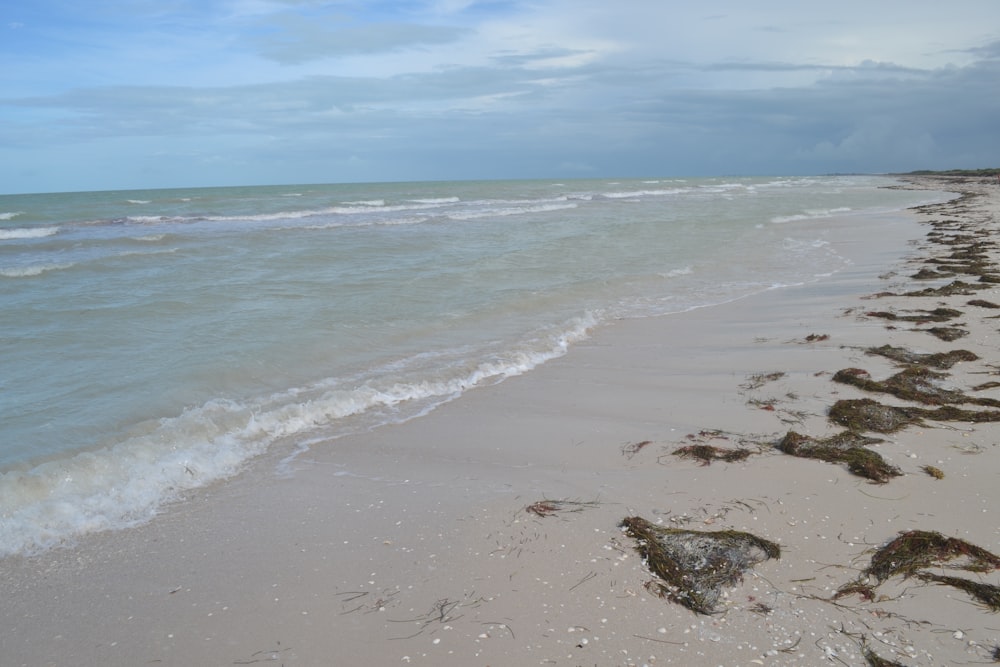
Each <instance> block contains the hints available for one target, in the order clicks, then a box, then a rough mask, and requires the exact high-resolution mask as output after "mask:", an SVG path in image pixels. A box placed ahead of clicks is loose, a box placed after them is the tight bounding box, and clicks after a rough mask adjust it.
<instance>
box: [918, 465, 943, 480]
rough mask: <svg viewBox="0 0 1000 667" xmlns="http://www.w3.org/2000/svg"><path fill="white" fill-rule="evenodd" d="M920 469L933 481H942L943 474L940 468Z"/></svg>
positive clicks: (922, 467)
mask: <svg viewBox="0 0 1000 667" xmlns="http://www.w3.org/2000/svg"><path fill="white" fill-rule="evenodd" d="M920 469H921V470H923V471H924V472H925V473H927V474H928V475H930V476H931V477H933V478H934V479H944V472H943V471H942V470H941V469H940V468H935V467H934V466H920Z"/></svg>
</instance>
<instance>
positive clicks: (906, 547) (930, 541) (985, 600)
mask: <svg viewBox="0 0 1000 667" xmlns="http://www.w3.org/2000/svg"><path fill="white" fill-rule="evenodd" d="M936 566H947V567H950V568H953V569H960V570H965V571H967V572H991V571H993V570H996V569H1000V557H998V556H997V555H995V554H993V553H992V552H990V551H987V550H986V549H983V548H982V547H979V546H976V545H975V544H972V543H970V542H966V541H965V540H962V539H959V538H956V537H945V536H944V535H942V534H941V533H937V532H932V531H925V530H911V531H907V532H904V533H900V534H899V535H897V536H896V537H895V538H894V539H892V540H890V541H889V543H888V544H886V545H885V546H883V547H881V548H880V549H878V550H877V551H876V552H875V554H874V555H873V556H872V559H871V563H870V564H869V565H868V567H867V568H865V570H863V571H862V574H861V577H859V578H858V579H856V580H855V581H852V582H850V583H848V584H845V585H844V586H841V587H840V588H839V589H838V590H837V592H836V593H835V594H834V598H840V597H843V596H845V595H853V594H857V595H861V596H862V597H863V598H865V599H866V600H874V599H875V589H876V588H877V587H878V586H880V585H881V584H882V583H884V582H885V581H887V580H888V579H890V578H892V577H895V576H902V577H903V578H904V579H905V578H910V577H914V576H915V577H917V578H918V579H920V580H922V581H931V582H934V583H939V584H944V585H948V586H953V587H955V588H959V589H961V590H963V591H965V592H967V593H969V595H971V596H972V597H973V598H975V599H976V600H977V601H979V602H981V603H982V604H985V605H986V606H987V607H989V608H990V609H991V610H992V611H1000V587H998V586H994V585H993V584H984V583H982V582H976V581H970V580H968V579H963V578H961V577H951V576H946V575H939V574H934V573H931V572H926V571H922V570H924V568H928V567H936ZM872 578H874V580H875V583H874V584H872V583H871V579H872Z"/></svg>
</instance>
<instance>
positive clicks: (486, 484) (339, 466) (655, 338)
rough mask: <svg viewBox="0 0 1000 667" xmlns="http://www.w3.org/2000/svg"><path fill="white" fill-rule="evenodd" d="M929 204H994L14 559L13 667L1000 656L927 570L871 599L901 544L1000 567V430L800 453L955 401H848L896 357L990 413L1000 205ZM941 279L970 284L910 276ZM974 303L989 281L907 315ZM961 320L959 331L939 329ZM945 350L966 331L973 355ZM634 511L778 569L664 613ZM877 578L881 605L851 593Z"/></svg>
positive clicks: (7, 605)
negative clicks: (797, 438)
mask: <svg viewBox="0 0 1000 667" xmlns="http://www.w3.org/2000/svg"><path fill="white" fill-rule="evenodd" d="M912 187H921V188H925V189H930V190H939V191H941V190H944V191H952V192H966V193H972V194H971V195H966V196H963V197H962V198H959V199H955V200H953V201H951V202H948V203H945V204H941V205H935V206H930V207H925V208H924V209H922V210H920V211H918V212H915V213H914V212H907V213H904V214H892V215H886V216H882V217H876V216H868V217H854V218H845V220H843V221H842V224H838V225H837V226H836V227H835V228H833V229H832V230H831V232H830V233H829V236H828V239H827V240H828V241H829V243H830V244H831V247H833V248H836V249H837V251H838V252H841V254H844V255H845V256H847V257H850V258H852V260H853V264H852V265H851V266H850V267H849V268H848V269H847V270H845V271H842V272H840V273H838V274H836V275H833V276H828V277H825V278H823V279H821V280H819V281H817V282H815V283H812V284H809V285H803V286H798V287H789V288H782V289H775V290H771V291H768V292H766V293H763V294H759V295H756V296H753V297H750V298H746V299H742V300H739V301H736V302H733V303H729V304H725V305H721V306H716V307H711V308H703V309H699V310H695V311H691V312H687V313H680V314H676V315H671V316H665V317H660V318H654V319H646V320H629V321H622V322H619V323H617V324H615V325H614V326H611V327H607V328H604V329H601V330H598V331H596V332H595V333H594V336H593V337H592V338H590V339H589V340H587V341H586V342H584V343H582V344H579V345H577V346H574V347H573V348H572V349H571V350H570V352H569V354H567V355H566V356H564V357H562V358H560V359H557V360H555V361H552V362H550V363H548V364H546V365H545V366H543V367H542V368H540V369H537V370H535V371H533V372H531V373H529V374H526V375H523V376H519V377H515V378H511V379H509V380H507V381H505V382H503V383H501V384H498V385H494V386H491V387H484V388H480V389H476V390H474V391H471V392H468V393H467V394H465V395H464V396H462V397H461V398H459V399H458V400H455V401H453V402H451V403H449V404H447V405H444V406H442V407H440V408H438V409H437V410H435V411H434V412H432V413H430V414H428V415H426V416H424V417H421V418H419V419H415V420H411V421H409V422H407V423H404V424H400V425H396V426H389V427H383V428H379V429H377V430H375V431H373V432H368V433H359V434H356V435H353V436H349V437H345V438H341V439H339V440H336V441H333V442H329V443H320V444H312V445H311V446H310V447H309V449H308V450H307V451H303V452H300V453H299V454H298V455H297V456H294V457H288V451H290V450H287V449H286V450H283V449H281V448H277V449H276V450H275V451H274V452H273V453H272V454H270V455H268V457H266V458H265V460H262V461H258V462H256V463H255V464H254V465H253V466H252V467H251V468H250V469H248V470H247V471H246V472H244V473H243V474H242V475H240V476H239V477H237V478H235V479H233V480H229V481H227V482H226V483H223V484H218V485H216V486H213V487H210V488H207V489H203V490H201V491H199V492H197V493H193V494H190V495H189V496H188V497H187V498H185V499H184V500H182V501H180V502H177V503H175V504H173V505H171V506H170V507H168V508H167V509H166V510H165V511H164V512H163V513H162V515H161V516H160V517H158V518H157V519H156V520H155V521H153V522H151V523H148V524H146V525H142V526H138V527H135V528H133V529H130V530H126V531H120V532H114V533H103V534H97V535H94V536H91V537H88V538H86V539H83V540H82V541H81V542H80V544H78V545H77V546H76V547H74V548H72V549H59V550H55V551H52V552H49V553H46V554H42V555H39V556H35V557H31V558H10V559H6V560H5V561H2V562H0V570H2V579H0V596H2V599H3V604H2V605H0V627H2V634H0V655H2V656H3V659H2V663H3V664H4V665H22V664H23V665H31V666H36V665H149V664H158V665H234V664H243V665H245V664H270V663H273V664H282V665H357V664H368V665H396V664H424V665H493V666H501V665H601V666H604V665H668V664H673V665H823V664H844V665H864V664H902V665H951V664H976V663H978V664H982V663H990V662H995V661H996V660H997V657H996V654H995V651H996V647H997V646H998V645H1000V620H998V618H997V616H996V614H995V613H992V612H991V611H990V610H989V609H988V608H987V607H985V606H984V605H983V604H981V603H979V602H977V601H976V600H975V599H974V598H973V597H971V596H970V594H969V593H968V592H966V591H964V590H959V589H958V588H955V587H954V586H951V585H942V584H941V583H938V582H935V581H933V580H926V579H921V578H920V577H919V576H917V575H913V574H912V573H911V576H908V577H904V576H903V575H895V576H890V577H887V578H886V579H885V581H883V582H881V583H880V584H879V585H877V586H876V585H875V584H876V583H878V582H877V581H876V580H875V579H873V578H871V577H868V576H866V575H865V573H864V572H863V571H864V570H865V569H866V568H868V567H869V565H870V563H871V559H872V556H873V553H874V551H875V550H876V549H878V548H879V547H882V546H883V545H886V544H887V543H888V542H889V541H890V540H892V539H893V538H895V537H897V536H898V535H899V534H900V533H901V532H904V531H933V532H935V533H940V534H941V535H942V536H943V537H948V538H959V539H961V540H965V541H967V542H968V543H970V544H973V545H977V546H979V547H982V548H984V549H986V550H989V551H991V552H993V553H998V552H1000V522H998V520H997V516H996V509H995V500H996V498H997V488H1000V484H998V483H1000V475H998V470H1000V467H998V465H997V456H1000V452H998V449H997V442H998V440H1000V437H998V435H1000V430H998V429H1000V427H998V426H997V424H995V423H990V422H983V423H969V422H967V421H935V420H933V419H929V418H925V419H924V421H923V423H917V424H913V425H910V426H908V427H906V428H903V429H902V430H899V431H897V432H895V433H873V432H870V431H869V432H866V433H865V435H867V436H873V437H878V438H880V439H882V440H884V441H883V442H881V443H879V444H875V445H871V446H870V447H869V449H870V450H871V451H874V452H877V453H878V454H880V455H881V456H882V457H884V459H885V460H886V461H887V462H888V463H889V464H890V465H892V466H895V467H896V468H898V471H899V472H900V473H902V474H901V475H899V476H896V477H892V478H891V479H890V480H889V481H888V482H887V483H873V482H872V480H870V479H866V478H863V477H861V476H858V475H856V474H853V473H852V472H851V471H850V470H848V467H847V465H845V464H843V463H828V462H825V461H819V460H812V459H807V458H800V457H795V456H791V455H788V454H785V453H782V452H780V451H778V450H777V449H776V447H775V444H776V443H778V442H779V441H781V440H782V439H783V438H784V436H785V435H786V434H787V433H788V432H789V431H795V432H796V433H799V434H803V435H807V436H812V437H818V438H821V437H825V436H828V435H832V434H835V433H839V432H841V431H842V430H843V428H842V427H840V426H837V425H835V424H832V423H831V421H830V420H829V419H828V416H827V414H828V411H829V409H830V408H831V406H833V405H834V404H835V403H836V402H837V401H839V400H851V399H861V398H868V399H873V400H875V401H878V402H879V403H881V404H884V405H894V406H911V407H923V408H925V409H933V408H935V407H938V406H936V405H923V404H920V403H917V402H915V401H914V400H906V399H903V398H898V397H894V396H891V395H889V394H886V393H878V392H874V391H869V390H865V389H864V388H859V387H857V386H851V385H848V384H844V383H841V382H835V381H833V376H834V374H835V373H836V372H837V371H839V370H841V369H847V368H857V369H863V370H865V371H867V373H869V374H870V379H871V380H875V381H881V380H885V379H887V378H888V377H890V376H892V375H893V374H895V373H898V372H899V371H900V368H899V365H898V364H897V363H895V362H893V361H892V360H890V359H888V358H886V357H884V356H877V355H870V354H866V350H867V349H870V348H874V347H879V346H882V345H891V346H894V347H897V348H905V349H906V350H908V351H912V352H917V353H937V352H948V351H953V350H967V351H969V352H972V353H973V354H974V355H976V356H978V357H979V359H977V360H967V361H962V362H960V363H958V364H956V365H955V366H953V367H951V368H950V369H947V370H940V371H937V372H941V373H945V374H947V377H943V378H933V379H932V383H931V386H932V387H944V388H949V389H956V390H960V391H962V392H964V396H965V397H977V398H993V399H1000V389H997V388H993V387H988V386H987V387H986V388H980V389H978V390H973V387H982V385H984V384H986V383H989V382H990V381H991V380H994V379H997V378H996V377H995V376H996V375H998V374H1000V370H998V368H997V366H995V365H994V364H996V363H997V362H998V352H997V342H998V337H1000V333H998V329H1000V323H998V321H997V320H996V319H994V317H995V315H997V314H998V313H1000V309H993V308H991V307H990V304H991V303H1000V293H998V292H1000V285H996V284H993V283H990V282H982V281H981V280H980V277H981V276H980V275H979V274H985V275H986V280H987V281H988V280H989V279H990V278H991V274H992V272H993V271H995V270H997V267H998V266H1000V265H998V264H997V262H998V260H1000V253H998V250H997V248H996V247H994V246H993V245H992V242H991V241H990V240H989V235H991V234H995V233H996V231H997V226H998V223H1000V216H998V213H1000V188H997V187H996V185H995V184H990V183H987V182H985V181H983V182H980V181H978V180H975V179H973V180H966V179H942V178H930V177H926V178H921V179H914V180H913V182H912ZM980 235H985V238H984V237H983V236H980ZM973 244H976V245H973ZM979 253H985V255H984V256H980V255H979ZM949 256H950V257H951V259H945V260H942V261H944V262H946V264H945V265H941V264H928V263H927V260H928V259H930V258H947V257H949ZM942 266H944V267H945V269H948V272H949V273H952V274H953V275H950V276H945V275H941V274H939V275H936V276H932V277H929V278H923V279H915V278H913V277H912V276H913V275H914V274H916V273H917V272H918V271H919V270H920V269H926V268H941V267H942ZM956 268H961V270H964V271H966V272H965V273H959V274H954V271H955V270H956ZM924 275H925V276H926V275H928V274H926V273H925V274H924ZM993 275H996V274H993ZM955 280H961V281H963V282H964V283H968V284H969V285H972V286H973V287H972V288H965V289H964V290H962V291H967V293H960V294H944V293H933V294H929V295H926V296H900V295H901V294H903V293H905V292H912V291H916V290H923V289H925V288H938V287H941V286H943V285H948V284H950V283H953V281H955ZM876 295H878V296H876ZM972 300H979V301H978V302H980V303H981V305H969V302H970V301H972ZM937 308H951V309H955V310H958V311H961V314H960V315H957V316H953V317H950V318H948V319H947V320H946V321H944V322H929V321H927V318H930V317H931V315H929V314H928V313H927V312H926V311H933V310H934V309H937ZM914 311H919V312H916V313H915V312H914ZM878 313H882V315H879V314H878ZM886 313H889V314H891V315H894V316H895V317H896V319H890V318H889V317H887V316H885V314H886ZM939 314H940V313H939ZM907 316H914V318H915V319H917V320H919V321H909V320H905V319H900V318H901V317H907ZM941 316H942V317H945V315H944V314H941ZM934 327H942V328H947V327H953V328H958V329H961V330H962V331H965V332H967V333H966V334H965V335H963V336H962V337H960V338H958V339H956V340H953V341H950V342H949V341H946V340H942V339H941V338H939V337H937V336H936V335H934V334H933V333H931V332H930V331H929V330H930V329H932V328H934ZM939 333H940V332H939ZM942 335H944V334H942ZM849 375H851V376H852V377H854V378H855V379H857V378H861V379H869V378H868V377H866V376H864V375H862V374H859V373H858V372H854V373H851V374H849ZM919 387H923V388H924V389H927V385H919V386H918V388H919ZM952 399H954V397H952ZM958 407H961V408H963V409H966V410H977V411H980V412H989V411H992V410H995V409H996V408H993V407H991V406H989V405H973V404H961V405H958ZM690 445H712V446H716V447H720V448H724V449H726V450H732V449H738V448H745V449H748V450H749V451H750V452H751V454H750V456H749V457H748V458H746V459H745V460H742V461H735V462H725V461H713V462H712V463H711V464H710V465H706V464H704V463H703V462H700V461H698V460H692V459H686V458H682V457H679V456H677V455H675V454H673V452H674V451H675V450H677V449H678V448H681V447H684V446H690ZM283 457H284V458H283ZM924 466H932V467H933V469H934V470H932V472H934V471H939V472H940V473H941V474H943V477H942V478H940V479H939V478H937V477H935V476H933V475H931V474H928V473H927V472H926V471H925V470H924V469H923V468H924ZM627 517H642V518H644V519H646V520H648V521H649V522H651V523H652V524H655V525H661V526H664V527H672V528H683V529H688V530H699V531H722V530H735V531H746V532H749V533H752V534H753V535H756V536H758V537H760V538H763V539H765V540H769V541H771V542H773V543H775V544H777V545H780V549H781V553H780V558H777V559H770V560H764V561H763V562H759V563H757V564H755V565H753V566H752V567H750V568H749V569H747V570H746V571H745V573H744V574H743V577H742V581H739V582H736V583H735V584H733V585H730V586H726V587H724V590H723V592H722V596H721V597H720V599H719V600H718V602H717V604H716V605H715V609H714V611H715V613H711V614H701V613H696V612H694V611H691V610H690V609H688V608H687V607H685V606H683V605H682V604H679V603H678V602H677V601H675V600H671V599H668V598H663V597H660V596H659V595H658V594H657V592H658V590H659V587H658V586H657V585H655V583H654V582H655V581H656V578H655V576H654V575H653V574H652V573H651V571H650V569H649V567H647V564H646V563H644V559H643V558H642V556H640V554H639V553H638V552H637V551H636V546H637V544H638V542H637V540H636V539H634V538H632V537H630V536H629V535H627V534H626V533H625V532H623V530H622V528H621V527H620V526H619V524H620V523H621V522H622V520H623V519H625V518H627ZM921 535H922V533H921ZM952 544H957V543H952ZM964 563H965V561H962V560H961V559H954V560H949V561H948V562H946V563H945V562H939V561H934V560H933V559H931V560H929V561H928V562H927V563H926V564H925V566H924V567H922V568H920V571H921V572H929V573H931V574H933V575H948V576H955V577H962V578H964V579H967V580H970V581H974V582H979V583H987V584H992V585H994V586H995V585H997V584H1000V578H998V576H997V574H998V573H997V572H996V571H992V570H991V571H986V572H970V571H968V570H964V569H958V568H955V567H949V566H955V565H962V564H964ZM857 582H861V583H864V584H866V585H868V586H869V588H867V589H864V588H861V587H856V588H855V589H853V590H854V592H849V593H846V594H843V595H840V596H838V595H837V592H838V590H840V589H842V588H843V587H845V586H848V585H850V584H852V583H857ZM858 590H860V591H861V592H864V593H866V595H861V594H859V593H858V592H857V591H858ZM866 653H867V654H868V657H867V658H866V657H865V654H866ZM876 656H877V657H880V658H881V659H884V660H886V661H887V662H884V663H877V662H870V661H872V660H875V659H876ZM866 660H867V661H869V662H866Z"/></svg>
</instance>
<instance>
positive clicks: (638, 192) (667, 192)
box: [601, 188, 688, 199]
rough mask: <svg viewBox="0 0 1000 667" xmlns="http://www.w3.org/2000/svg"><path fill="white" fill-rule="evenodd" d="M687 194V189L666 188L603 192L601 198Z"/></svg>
mask: <svg viewBox="0 0 1000 667" xmlns="http://www.w3.org/2000/svg"><path fill="white" fill-rule="evenodd" d="M682 192H688V189H687V188H667V189H660V190H622V191H619V192H605V193H603V194H602V195H601V196H602V197H605V198H607V199H634V198H636V197H663V196H665V195H676V194H680V193H682Z"/></svg>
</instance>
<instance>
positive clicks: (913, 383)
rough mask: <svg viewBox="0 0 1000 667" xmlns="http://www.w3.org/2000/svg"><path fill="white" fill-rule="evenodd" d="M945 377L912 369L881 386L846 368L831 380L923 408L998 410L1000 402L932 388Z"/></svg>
mask: <svg viewBox="0 0 1000 667" xmlns="http://www.w3.org/2000/svg"><path fill="white" fill-rule="evenodd" d="M947 377H948V376H947V375H946V374H944V373H938V372H935V371H932V370H930V369H928V368H921V367H917V366H911V367H909V368H905V369H903V370H902V371H900V372H899V373H896V374H895V375H893V376H892V377H890V378H888V379H887V380H884V381H882V382H877V381H875V380H872V379H871V376H870V375H869V374H868V372H867V371H865V370H862V369H860V368H845V369H843V370H840V371H837V373H836V374H834V376H833V381H834V382H840V383H841V384H849V385H852V386H855V387H857V388H859V389H863V390H865V391H873V392H881V393H886V394H892V395H893V396H895V397H897V398H902V399H905V400H908V401H916V402H918V403H924V404H925V405H944V404H948V403H973V404H976V405H988V406H991V407H1000V401H996V400H993V399H989V398H975V397H970V396H966V395H965V394H963V393H962V392H960V391H951V390H948V389H942V388H941V387H938V386H936V385H935V384H934V381H936V380H944V379H945V378H947Z"/></svg>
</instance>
